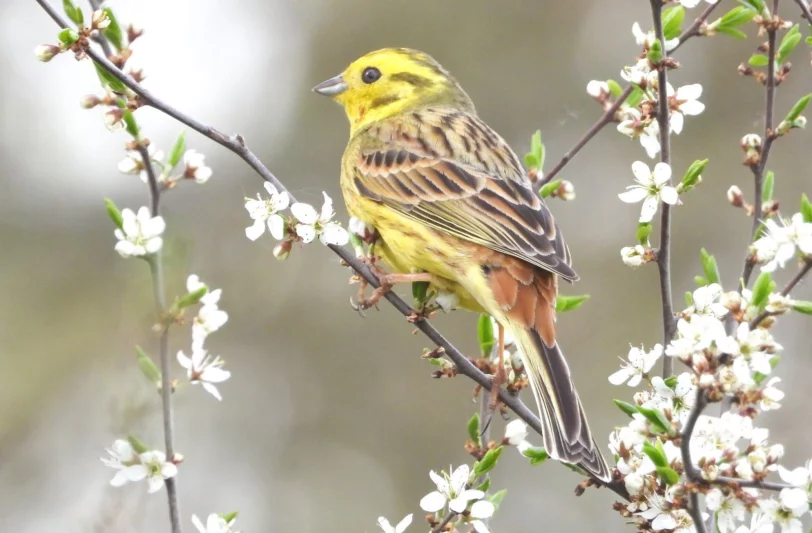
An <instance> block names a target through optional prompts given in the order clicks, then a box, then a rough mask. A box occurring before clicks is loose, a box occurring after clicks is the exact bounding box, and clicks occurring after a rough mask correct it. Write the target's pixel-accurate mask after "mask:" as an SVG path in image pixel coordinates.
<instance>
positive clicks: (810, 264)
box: [750, 259, 812, 329]
mask: <svg viewBox="0 0 812 533" xmlns="http://www.w3.org/2000/svg"><path fill="white" fill-rule="evenodd" d="M810 270H812V259H805V260H804V266H803V267H801V269H800V270H799V271H798V273H797V274H795V277H793V278H792V279H791V280H789V283H787V284H786V285H785V286H784V288H783V289H781V296H789V293H790V291H792V289H794V288H795V286H796V285H797V284H798V283H800V282H801V280H802V279H804V277H805V276H806V275H807V274H808V273H809V271H810ZM773 314H774V313H770V312H769V311H762V312H761V313H759V314H758V316H756V318H754V319H753V320H752V321H750V329H755V328H757V327H758V325H759V324H761V322H762V321H763V320H764V319H765V318H767V317H768V316H771V315H773Z"/></svg>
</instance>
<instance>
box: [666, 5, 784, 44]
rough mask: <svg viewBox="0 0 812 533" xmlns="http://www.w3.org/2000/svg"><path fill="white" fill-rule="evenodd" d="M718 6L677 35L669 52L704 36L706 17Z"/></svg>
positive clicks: (711, 8) (707, 9)
mask: <svg viewBox="0 0 812 533" xmlns="http://www.w3.org/2000/svg"><path fill="white" fill-rule="evenodd" d="M799 1H800V0H799ZM719 4H721V2H716V3H714V4H710V5H709V6H708V7H706V8H705V11H703V12H702V13H701V14H700V15H699V17H697V19H696V20H695V21H694V23H693V24H691V25H690V26H689V27H688V29H687V30H685V31H684V32H682V33H681V34H679V36H678V37H677V39H679V42H678V43H677V45H676V46H675V47H674V48H672V49H671V51H672V52H675V51H676V50H677V48H679V47H680V46H682V45H683V44H685V41H687V40H688V39H690V38H691V37H696V36H698V35H704V34H703V33H702V27H703V25H704V24H705V21H706V20H708V17H710V16H711V13H713V10H714V9H716V8H717V7H719Z"/></svg>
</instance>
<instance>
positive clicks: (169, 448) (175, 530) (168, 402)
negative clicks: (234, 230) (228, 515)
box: [137, 143, 181, 533]
mask: <svg viewBox="0 0 812 533" xmlns="http://www.w3.org/2000/svg"><path fill="white" fill-rule="evenodd" d="M137 149H138V153H139V154H141V159H142V160H143V163H144V169H145V170H146V172H147V183H149V203H150V211H151V214H152V216H153V217H157V216H158V215H159V214H160V212H159V209H158V208H159V206H160V199H161V191H160V189H159V188H158V180H157V178H156V177H155V170H154V169H153V168H152V162H151V161H150V157H149V153H148V152H147V148H146V147H145V146H144V145H143V144H141V143H138V148H137ZM161 256H162V254H161V251H160V250H159V251H158V252H157V253H156V254H155V255H153V256H152V257H150V258H149V269H150V273H151V274H152V290H153V292H154V293H155V306H156V307H157V311H158V318H159V320H161V321H162V320H163V315H164V314H165V313H166V290H165V288H164V268H163V258H162V257H161ZM158 351H159V354H160V362H161V407H162V413H163V420H164V448H165V449H166V458H167V460H168V461H173V460H174V457H175V436H174V435H175V422H174V412H173V411H172V378H171V372H170V368H169V326H168V325H166V324H163V325H162V326H161V337H160V340H159V350H158ZM164 482H165V484H166V496H167V499H168V501H169V522H170V524H171V527H172V533H181V525H180V505H179V503H178V489H177V485H176V480H175V478H174V477H172V478H168V479H166V480H164Z"/></svg>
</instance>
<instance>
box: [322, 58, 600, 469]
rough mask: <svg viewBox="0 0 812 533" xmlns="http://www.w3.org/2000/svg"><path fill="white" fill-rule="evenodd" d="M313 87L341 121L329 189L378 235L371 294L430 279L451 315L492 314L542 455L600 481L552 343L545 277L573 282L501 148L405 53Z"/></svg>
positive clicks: (453, 88) (437, 78) (516, 167)
mask: <svg viewBox="0 0 812 533" xmlns="http://www.w3.org/2000/svg"><path fill="white" fill-rule="evenodd" d="M314 90H315V91H316V92H318V93H320V94H323V95H326V96H330V97H332V98H333V99H335V100H336V101H337V102H339V103H340V104H341V105H343V106H344V109H345V111H346V113H347V117H348V118H349V120H350V141H349V144H348V145H347V149H346V151H345V152H344V157H343V160H342V164H341V189H342V192H343V194H344V200H345V202H346V204H347V209H348V210H349V212H350V214H351V215H353V216H354V217H356V218H358V219H360V220H362V221H364V222H366V223H367V224H369V225H371V226H373V227H374V228H376V229H377V231H378V233H379V235H380V237H379V239H380V240H379V241H378V243H377V245H376V252H377V253H379V254H380V256H381V258H382V260H383V261H384V263H386V265H387V266H388V267H389V268H391V269H392V270H393V271H394V272H395V273H393V274H387V275H383V276H382V279H381V283H382V285H383V287H384V288H385V289H386V288H389V287H391V285H392V284H393V283H398V282H413V281H429V282H430V283H431V284H432V285H433V286H434V287H435V288H436V289H437V290H443V291H451V292H453V293H454V294H456V295H457V296H458V297H459V298H460V307H462V308H464V309H469V310H472V311H478V312H483V311H484V312H487V313H489V314H490V315H491V316H493V317H494V318H495V319H496V321H497V322H498V323H499V324H500V326H501V327H500V328H499V330H500V346H499V349H500V356H501V352H502V348H503V339H504V337H503V332H504V330H503V329H502V328H507V329H508V330H509V331H510V332H511V333H512V334H513V336H514V337H515V338H516V341H517V343H518V345H519V347H520V352H521V357H522V360H523V362H524V366H525V369H526V372H527V375H528V378H529V381H530V385H531V388H532V390H533V394H534V396H535V398H536V402H537V404H538V408H539V412H540V416H541V421H542V425H543V428H544V431H543V433H544V435H543V436H544V446H545V448H546V450H547V453H548V454H549V455H550V456H551V457H553V458H555V459H559V460H561V461H565V462H568V463H573V464H577V465H579V466H581V467H582V468H584V469H585V470H587V471H588V472H589V473H591V474H592V475H594V476H596V477H597V478H599V479H602V480H607V479H609V477H610V476H609V472H608V468H607V466H606V463H605V461H604V459H603V457H602V456H601V453H600V451H599V450H598V448H597V446H596V444H595V442H594V440H593V438H592V435H591V432H590V430H589V426H588V425H587V421H586V416H585V415H584V411H583V407H582V406H581V401H580V399H579V398H578V394H577V392H576V390H575V387H574V386H573V384H572V380H571V378H570V370H569V367H568V366H567V362H566V361H565V359H564V356H563V354H562V353H561V350H560V348H559V347H558V343H557V342H556V335H555V299H556V293H557V290H558V283H557V276H561V277H562V278H564V279H566V280H570V281H574V280H577V279H578V276H577V274H576V273H575V271H574V270H573V269H572V267H571V261H570V254H569V249H568V248H567V245H566V244H565V243H564V239H563V238H562V236H561V232H560V231H559V230H558V227H557V225H556V223H555V222H554V221H553V217H552V215H551V214H550V211H549V210H548V209H547V207H546V206H545V205H544V203H543V202H542V201H541V198H540V197H539V196H538V195H537V194H536V193H535V192H534V190H533V188H532V184H531V182H530V179H529V178H528V176H527V172H526V171H525V169H524V168H523V167H522V164H521V162H520V160H519V158H518V157H517V156H516V154H515V153H514V152H513V150H511V149H510V147H509V146H508V145H507V143H505V141H504V140H503V139H502V138H501V137H500V136H499V135H498V134H496V133H495V132H494V131H493V130H492V129H491V128H489V127H488V126H487V125H486V124H485V123H484V122H483V121H482V120H481V119H480V118H479V117H478V116H477V114H476V111H475V110H474V104H473V103H472V102H471V100H470V99H469V98H468V95H467V94H465V91H463V90H462V88H461V87H460V86H459V85H458V84H457V82H456V81H455V80H454V78H452V77H451V75H449V73H448V72H447V71H446V70H445V69H443V67H441V66H440V65H439V64H438V63H437V62H436V61H435V60H434V59H432V58H431V57H429V56H428V55H426V54H424V53H422V52H418V51H416V50H409V49H404V48H387V49H384V50H378V51H376V52H372V53H369V54H367V55H365V56H364V57H362V58H360V59H358V60H357V61H355V62H354V63H352V64H351V65H350V66H349V67H348V68H347V69H346V70H345V71H344V72H343V73H342V74H341V75H339V76H336V77H334V78H331V79H329V80H327V81H325V82H323V83H321V84H319V85H317V86H316V87H314ZM380 294H381V293H380V291H378V292H377V295H375V296H376V299H377V298H379V297H380ZM372 303H374V301H373V302H369V301H368V302H366V305H367V306H368V305H371V304H372ZM499 368H500V369H502V368H503V367H502V365H499ZM497 378H498V376H497ZM496 386H499V383H498V382H497V383H496Z"/></svg>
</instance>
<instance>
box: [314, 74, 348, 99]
mask: <svg viewBox="0 0 812 533" xmlns="http://www.w3.org/2000/svg"><path fill="white" fill-rule="evenodd" d="M347 89H349V87H348V86H347V83H346V82H345V81H344V78H342V77H341V76H340V75H339V76H336V77H334V78H330V79H329V80H325V81H323V82H321V83H319V84H318V85H316V86H315V87H313V91H315V92H317V93H319V94H323V95H324V96H329V97H331V98H332V97H333V96H338V95H339V94H341V93H343V92H344V91H346V90H347Z"/></svg>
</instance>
